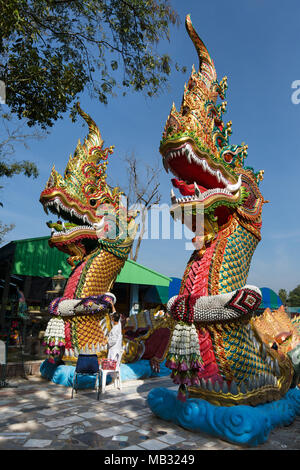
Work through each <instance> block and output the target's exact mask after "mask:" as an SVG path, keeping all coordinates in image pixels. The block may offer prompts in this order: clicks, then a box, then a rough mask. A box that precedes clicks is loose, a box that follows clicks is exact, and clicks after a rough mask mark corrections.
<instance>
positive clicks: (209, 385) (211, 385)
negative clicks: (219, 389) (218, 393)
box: [207, 379, 213, 392]
mask: <svg viewBox="0 0 300 470" xmlns="http://www.w3.org/2000/svg"><path fill="white" fill-rule="evenodd" d="M207 390H209V391H210V392H212V390H213V384H212V381H211V380H210V379H208V381H207Z"/></svg>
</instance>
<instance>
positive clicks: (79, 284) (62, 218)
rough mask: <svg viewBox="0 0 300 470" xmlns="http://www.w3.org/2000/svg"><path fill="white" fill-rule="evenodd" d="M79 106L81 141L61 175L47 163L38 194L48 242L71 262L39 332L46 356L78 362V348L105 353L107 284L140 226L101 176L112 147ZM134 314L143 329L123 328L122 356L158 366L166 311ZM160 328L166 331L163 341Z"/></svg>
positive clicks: (109, 286)
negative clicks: (47, 216) (85, 130)
mask: <svg viewBox="0 0 300 470" xmlns="http://www.w3.org/2000/svg"><path fill="white" fill-rule="evenodd" d="M77 109H78V113H79V114H80V116H81V117H82V118H83V119H84V120H85V121H86V123H87V124H88V127H89V134H88V136H87V137H86V138H85V140H84V142H83V144H81V142H80V141H79V142H78V145H77V147H76V150H75V152H74V155H73V156H72V155H71V156H70V158H69V161H68V163H67V166H66V169H65V172H64V176H61V175H60V174H59V173H58V172H57V171H56V169H55V168H54V167H53V168H52V171H51V175H50V177H49V179H48V182H47V184H46V187H45V189H44V190H43V191H42V193H41V196H40V202H41V203H42V205H43V207H44V210H45V211H46V213H48V212H49V211H50V212H51V213H53V214H54V215H56V216H57V217H58V219H59V220H58V221H57V222H48V223H47V225H48V226H49V228H51V231H52V234H51V238H50V240H49V244H50V246H51V247H56V248H58V249H59V250H61V251H63V252H64V253H67V254H68V255H69V258H68V262H69V264H70V265H71V267H72V272H71V275H70V276H69V279H68V280H67V283H66V286H65V289H64V292H63V296H62V297H59V298H56V299H54V300H53V301H52V302H51V304H50V306H49V311H50V313H51V314H52V315H53V317H52V318H51V319H50V321H49V323H48V325H47V328H46V332H45V339H44V341H45V345H46V353H47V355H48V361H50V362H55V358H57V357H60V358H61V359H62V360H63V361H64V362H65V363H70V364H74V363H76V361H77V357H78V354H80V353H85V354H97V356H98V357H99V358H102V357H106V354H107V337H108V333H109V331H110V329H111V323H110V317H109V314H108V311H109V308H110V305H111V303H112V302H113V300H115V299H114V296H113V294H111V292H110V291H111V289H112V288H113V285H114V282H115V280H116V278H117V275H118V274H119V272H120V271H121V269H122V268H123V266H124V264H125V261H126V259H127V257H128V254H129V252H130V248H131V246H132V243H133V241H134V237H135V235H136V231H137V228H138V226H137V224H136V223H135V218H136V216H137V212H135V211H130V210H128V209H127V207H126V204H124V203H123V199H122V196H123V193H122V192H121V191H120V189H119V188H118V187H111V186H110V185H109V184H108V183H107V181H106V179H107V173H106V170H107V164H108V157H109V156H110V155H111V154H112V153H113V148H114V147H113V146H111V147H107V148H104V146H103V143H104V142H103V139H102V137H101V134H100V131H99V129H98V127H97V126H96V124H95V122H94V121H93V120H92V119H91V118H90V117H89V116H88V115H87V114H86V113H85V112H84V111H83V110H82V109H81V108H80V106H79V104H78V105H77ZM138 317H139V319H138V320H139V323H142V324H144V326H145V327H146V329H144V333H143V334H141V335H136V336H135V337H134V338H133V339H130V338H128V339H126V336H125V335H124V338H125V339H124V354H123V362H133V361H136V360H138V359H141V358H143V359H149V360H150V361H151V364H153V366H155V367H156V368H158V367H159V363H160V362H161V361H163V360H164V358H165V356H166V353H167V349H166V345H167V344H168V339H169V338H170V335H171V330H170V328H169V323H170V321H171V319H169V320H167V319H162V320H161V319H156V318H154V317H153V318H152V319H150V322H146V323H145V322H143V318H142V317H143V314H139V315H138ZM132 330H134V328H131V333H132ZM159 330H160V333H161V335H162V336H163V337H165V338H166V341H165V342H164V343H163V346H162V345H161V343H160V341H159V339H158V336H159V333H158V331H159ZM131 338H132V335H131Z"/></svg>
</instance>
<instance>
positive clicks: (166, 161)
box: [163, 158, 169, 173]
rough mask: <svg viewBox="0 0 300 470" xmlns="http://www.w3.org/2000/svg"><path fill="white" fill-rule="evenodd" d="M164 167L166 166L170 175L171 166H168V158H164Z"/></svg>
mask: <svg viewBox="0 0 300 470" xmlns="http://www.w3.org/2000/svg"><path fill="white" fill-rule="evenodd" d="M163 165H164V168H165V170H166V172H167V173H169V164H168V160H167V159H166V158H164V160H163Z"/></svg>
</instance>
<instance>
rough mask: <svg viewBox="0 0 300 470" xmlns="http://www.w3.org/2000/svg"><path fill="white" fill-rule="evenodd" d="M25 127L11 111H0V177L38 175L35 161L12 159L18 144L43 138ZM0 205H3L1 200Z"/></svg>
mask: <svg viewBox="0 0 300 470" xmlns="http://www.w3.org/2000/svg"><path fill="white" fill-rule="evenodd" d="M23 127H24V126H22V125H20V124H19V123H16V119H13V117H12V115H11V113H5V112H2V113H0V178H2V177H3V176H5V177H7V178H11V177H13V176H15V175H18V174H20V173H23V174H24V175H25V176H27V177H28V178H29V177H33V178H36V177H37V176H38V169H37V166H36V165H35V163H33V162H30V161H28V160H22V161H18V162H16V161H12V160H11V157H12V155H13V154H14V153H15V145H16V144H22V145H24V147H27V142H28V140H29V139H39V138H42V134H41V132H36V131H32V130H31V131H30V133H28V132H24V129H23ZM0 189H2V186H0ZM0 206H2V203H1V202H0ZM6 228H7V226H4V229H6ZM9 230H11V227H9ZM5 233H6V232H5ZM0 240H1V223H0Z"/></svg>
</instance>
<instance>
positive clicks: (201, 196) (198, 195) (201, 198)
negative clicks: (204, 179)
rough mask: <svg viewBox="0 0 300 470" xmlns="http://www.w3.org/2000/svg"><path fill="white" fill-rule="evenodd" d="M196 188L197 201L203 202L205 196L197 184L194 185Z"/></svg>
mask: <svg viewBox="0 0 300 470" xmlns="http://www.w3.org/2000/svg"><path fill="white" fill-rule="evenodd" d="M194 188H195V196H196V198H197V200H198V201H203V195H202V193H201V191H200V189H199V188H198V186H197V183H194Z"/></svg>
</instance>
